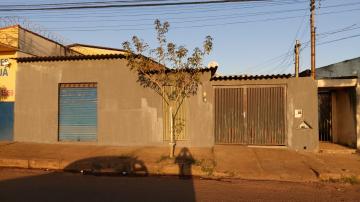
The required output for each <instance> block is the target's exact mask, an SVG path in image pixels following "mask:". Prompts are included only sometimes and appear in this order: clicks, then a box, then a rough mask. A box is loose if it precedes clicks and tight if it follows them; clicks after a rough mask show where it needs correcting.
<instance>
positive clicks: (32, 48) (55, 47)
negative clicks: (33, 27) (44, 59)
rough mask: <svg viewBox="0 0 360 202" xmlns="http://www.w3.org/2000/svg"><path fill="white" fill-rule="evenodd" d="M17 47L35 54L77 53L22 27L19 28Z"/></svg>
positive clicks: (59, 54)
mask: <svg viewBox="0 0 360 202" xmlns="http://www.w3.org/2000/svg"><path fill="white" fill-rule="evenodd" d="M19 49H20V50H21V51H22V52H25V53H28V54H31V55H36V56H63V55H79V54H78V53H77V52H75V51H73V50H70V49H68V48H67V47H65V46H63V45H61V44H59V43H57V42H55V41H52V40H49V39H46V38H45V37H42V36H40V35H38V34H35V33H33V32H30V31H28V30H24V29H19Z"/></svg>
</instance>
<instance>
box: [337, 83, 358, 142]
mask: <svg viewBox="0 0 360 202" xmlns="http://www.w3.org/2000/svg"><path fill="white" fill-rule="evenodd" d="M355 93H356V92H355V89H354V88H342V89H336V90H333V91H332V106H333V107H332V115H333V118H332V120H333V122H332V124H333V126H332V127H333V131H332V132H333V136H334V137H333V141H334V142H335V143H339V144H343V145H347V146H351V147H356V117H355V114H356V97H355V95H356V94H355Z"/></svg>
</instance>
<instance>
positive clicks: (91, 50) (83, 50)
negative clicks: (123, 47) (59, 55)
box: [70, 46, 125, 55]
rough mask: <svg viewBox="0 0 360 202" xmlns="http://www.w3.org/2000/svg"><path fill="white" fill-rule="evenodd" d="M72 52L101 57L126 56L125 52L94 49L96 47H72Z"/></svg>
mask: <svg viewBox="0 0 360 202" xmlns="http://www.w3.org/2000/svg"><path fill="white" fill-rule="evenodd" d="M70 49H71V50H74V51H77V52H79V53H82V54H84V55H99V54H100V55H101V54H124V53H125V52H124V51H119V50H109V49H102V48H94V47H87V46H73V47H70Z"/></svg>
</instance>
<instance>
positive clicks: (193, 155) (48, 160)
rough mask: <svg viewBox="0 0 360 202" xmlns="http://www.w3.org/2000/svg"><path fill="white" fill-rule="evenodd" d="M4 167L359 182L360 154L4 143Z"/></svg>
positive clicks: (0, 155)
mask: <svg viewBox="0 0 360 202" xmlns="http://www.w3.org/2000/svg"><path fill="white" fill-rule="evenodd" d="M0 167H19V168H35V169H54V170H58V169H60V170H68V171H74V172H89V173H95V174H109V175H115V174H120V175H122V174H123V175H132V174H133V175H148V174H150V175H179V174H181V175H190V174H191V175H195V176H201V177H213V178H242V179H257V180H284V181H319V180H340V181H346V180H360V155H359V154H349V153H342V152H339V153H303V152H295V151H290V150H287V149H283V148H254V147H245V146H235V145H234V146H230V145H229V146H215V147H214V148H177V150H176V158H175V159H170V158H168V148H167V147H117V146H94V145H92V146H90V145H75V144H37V143H18V142H0Z"/></svg>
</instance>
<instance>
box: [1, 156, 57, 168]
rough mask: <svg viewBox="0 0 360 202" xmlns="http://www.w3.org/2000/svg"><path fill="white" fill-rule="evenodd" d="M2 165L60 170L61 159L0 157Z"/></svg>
mask: <svg viewBox="0 0 360 202" xmlns="http://www.w3.org/2000/svg"><path fill="white" fill-rule="evenodd" d="M0 167H11V168H34V169H53V170H59V169H61V167H60V160H58V159H11V158H2V159H0Z"/></svg>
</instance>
